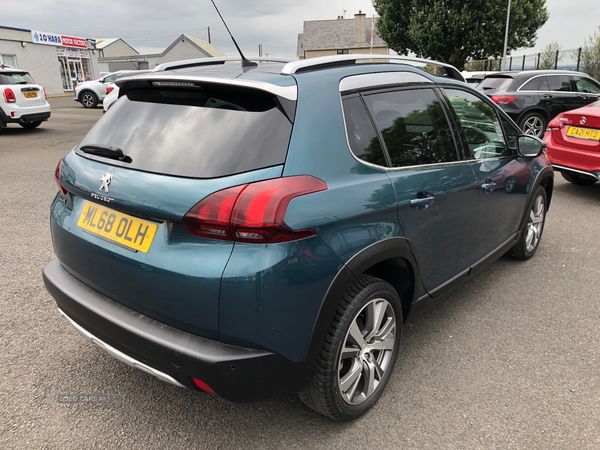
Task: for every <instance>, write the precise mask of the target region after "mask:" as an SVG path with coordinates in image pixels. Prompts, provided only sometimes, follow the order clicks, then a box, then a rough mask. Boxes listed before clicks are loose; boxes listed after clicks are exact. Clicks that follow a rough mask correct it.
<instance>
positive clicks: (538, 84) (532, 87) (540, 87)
mask: <svg viewBox="0 0 600 450" xmlns="http://www.w3.org/2000/svg"><path fill="white" fill-rule="evenodd" d="M519 90H520V91H549V90H550V87H549V86H548V79H547V78H546V77H535V78H532V79H531V80H529V81H528V82H527V83H525V84H524V85H523V87H522V88H521V89H519Z"/></svg>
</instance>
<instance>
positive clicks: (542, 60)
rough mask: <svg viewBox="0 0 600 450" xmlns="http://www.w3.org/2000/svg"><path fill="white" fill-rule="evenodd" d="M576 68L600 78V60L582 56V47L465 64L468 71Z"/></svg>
mask: <svg viewBox="0 0 600 450" xmlns="http://www.w3.org/2000/svg"><path fill="white" fill-rule="evenodd" d="M543 69H559V70H576V71H580V72H585V73H587V74H588V75H591V76H593V77H594V78H596V79H600V62H599V61H588V60H586V59H585V58H584V57H582V48H581V47H579V48H576V49H571V50H557V51H555V52H554V51H553V52H548V51H542V52H539V53H534V54H529V55H519V56H507V57H506V60H503V58H488V59H481V60H475V61H469V62H468V63H467V64H465V70H467V71H480V70H485V71H499V70H543Z"/></svg>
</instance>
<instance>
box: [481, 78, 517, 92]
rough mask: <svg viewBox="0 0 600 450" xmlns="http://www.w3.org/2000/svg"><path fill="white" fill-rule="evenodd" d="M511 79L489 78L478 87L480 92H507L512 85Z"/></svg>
mask: <svg viewBox="0 0 600 450" xmlns="http://www.w3.org/2000/svg"><path fill="white" fill-rule="evenodd" d="M512 80H513V79H512V78H510V77H494V76H487V77H486V78H484V80H483V81H482V82H481V83H479V84H478V85H477V89H479V90H495V91H506V90H507V89H508V88H509V86H510V84H511V83H512Z"/></svg>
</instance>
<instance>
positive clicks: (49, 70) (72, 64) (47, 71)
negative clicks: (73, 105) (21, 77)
mask: <svg viewBox="0 0 600 450" xmlns="http://www.w3.org/2000/svg"><path fill="white" fill-rule="evenodd" d="M0 17H1V16H0ZM0 64H6V65H9V66H14V67H17V68H19V69H23V70H26V71H28V72H29V73H30V74H31V76H32V77H33V79H34V80H35V82H36V83H38V84H40V85H42V86H44V87H45V88H46V92H47V93H48V94H49V95H56V94H63V93H65V92H69V91H72V90H73V88H74V87H75V86H76V85H77V82H78V81H83V80H84V79H85V78H86V77H88V76H89V77H90V78H98V76H99V66H98V55H97V54H96V50H95V41H94V40H93V39H86V38H81V37H75V36H67V35H61V34H56V33H49V32H45V31H39V30H27V29H23V28H13V27H6V26H0Z"/></svg>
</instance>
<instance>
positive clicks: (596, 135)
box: [567, 127, 600, 141]
mask: <svg viewBox="0 0 600 450" xmlns="http://www.w3.org/2000/svg"><path fill="white" fill-rule="evenodd" d="M567 136H570V137H574V138H579V139H589V140H590V141H598V140H600V130H594V129H593V128H581V127H569V129H568V130H567Z"/></svg>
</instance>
